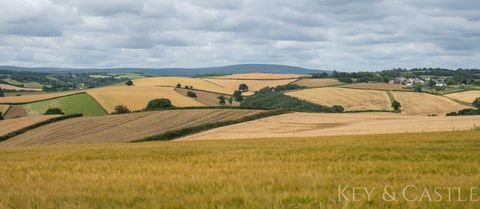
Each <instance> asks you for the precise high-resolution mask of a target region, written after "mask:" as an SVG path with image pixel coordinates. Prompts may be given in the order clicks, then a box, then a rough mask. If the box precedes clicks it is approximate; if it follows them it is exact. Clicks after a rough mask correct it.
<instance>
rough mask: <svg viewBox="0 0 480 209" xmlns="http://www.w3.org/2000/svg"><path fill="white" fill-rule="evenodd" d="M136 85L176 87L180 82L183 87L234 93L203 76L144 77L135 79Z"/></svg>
mask: <svg viewBox="0 0 480 209" xmlns="http://www.w3.org/2000/svg"><path fill="white" fill-rule="evenodd" d="M133 83H134V85H135V86H147V87H172V88H174V87H176V86H177V84H180V85H181V86H182V88H184V87H185V86H192V87H193V89H199V90H203V91H210V92H216V93H221V94H232V93H233V91H232V90H231V89H228V88H225V87H223V86H221V85H218V84H215V83H212V82H210V81H208V80H204V79H201V78H187V77H151V78H142V79H137V80H134V81H133ZM237 88H238V86H237Z"/></svg>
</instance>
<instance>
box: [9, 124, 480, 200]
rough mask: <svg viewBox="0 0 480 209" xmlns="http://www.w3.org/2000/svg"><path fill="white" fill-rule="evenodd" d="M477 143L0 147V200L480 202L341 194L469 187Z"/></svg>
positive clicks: (448, 135)
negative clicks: (344, 188)
mask: <svg viewBox="0 0 480 209" xmlns="http://www.w3.org/2000/svg"><path fill="white" fill-rule="evenodd" d="M479 144H480V132H479V131H465V132H445V133H411V134H391V135H370V136H337V137H315V138H299V139H296V140H291V139H290V138H281V139H256V140H241V141H215V142H208V141H207V142H205V141H201V142H200V141H194V142H192V141H190V142H185V141H184V142H179V141H173V142H163V143H142V144H104V145H75V146H65V145H63V146H46V147H35V148H0V158H1V159H2V163H0V176H1V177H2V178H0V188H2V189H0V208H190V207H192V206H194V207H195V208H199V209H206V208H222V207H223V208H252V209H253V208H455V209H460V208H479V205H478V202H472V201H458V200H456V198H455V199H454V200H452V201H448V200H447V198H444V199H443V200H442V201H439V202H431V201H415V202H407V201H405V200H403V199H399V201H395V202H388V201H383V200H382V196H381V193H374V194H373V196H372V201H367V200H366V199H365V197H364V196H362V197H361V200H360V201H358V202H357V201H350V202H346V201H341V200H338V187H339V185H348V186H351V187H354V186H368V187H376V188H377V189H378V190H382V189H383V187H385V186H386V185H392V186H394V187H395V189H401V188H403V187H405V186H407V185H415V186H417V187H419V188H424V187H427V188H429V189H433V188H434V187H438V186H455V187H460V188H462V189H467V190H468V189H469V188H470V187H472V186H478V185H480V176H479V173H480V163H479V161H478V159H480V152H478V146H479ZM418 192H421V191H418ZM443 192H444V191H443V190H442V194H444V193H443ZM420 194H421V193H417V192H415V193H412V195H420Z"/></svg>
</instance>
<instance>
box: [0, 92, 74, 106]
mask: <svg viewBox="0 0 480 209" xmlns="http://www.w3.org/2000/svg"><path fill="white" fill-rule="evenodd" d="M76 93H79V91H69V92H60V93H46V94H32V95H22V96H10V97H0V104H21V103H30V102H36V101H41V100H47V99H53V98H57V97H62V96H68V95H71V94H76Z"/></svg>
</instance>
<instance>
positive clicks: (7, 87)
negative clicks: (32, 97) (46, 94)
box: [0, 83, 42, 91]
mask: <svg viewBox="0 0 480 209" xmlns="http://www.w3.org/2000/svg"><path fill="white" fill-rule="evenodd" d="M0 88H1V89H6V90H13V91H42V89H32V88H23V87H18V86H12V85H8V84H3V83H0Z"/></svg>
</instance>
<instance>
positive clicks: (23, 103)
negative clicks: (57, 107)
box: [0, 91, 90, 105]
mask: <svg viewBox="0 0 480 209" xmlns="http://www.w3.org/2000/svg"><path fill="white" fill-rule="evenodd" d="M86 93H87V92H85V91H82V92H75V93H72V94H67V95H62V96H58V97H52V98H48V99H39V100H35V101H33V102H18V103H11V102H10V103H0V104H4V105H26V104H31V103H35V102H44V101H48V100H52V99H58V98H63V97H68V96H73V95H77V94H86ZM89 96H90V95H89Z"/></svg>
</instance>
